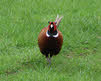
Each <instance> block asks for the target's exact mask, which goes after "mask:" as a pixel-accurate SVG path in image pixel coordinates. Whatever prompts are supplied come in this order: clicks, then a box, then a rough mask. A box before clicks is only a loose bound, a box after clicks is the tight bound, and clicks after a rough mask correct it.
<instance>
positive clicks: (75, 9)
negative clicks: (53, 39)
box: [0, 0, 101, 81]
mask: <svg viewBox="0 0 101 81" xmlns="http://www.w3.org/2000/svg"><path fill="white" fill-rule="evenodd" d="M100 3H101V0H0V81H101V78H100V77H101V4H100ZM57 14H60V15H63V16H64V18H63V19H62V22H61V24H60V26H59V30H60V31H61V32H62V33H63V37H64V43H63V47H62V50H61V52H60V53H59V55H57V56H54V57H53V58H52V65H51V67H48V65H47V62H46V59H45V57H44V56H43V55H42V54H41V53H40V51H39V48H38V45H37V37H38V34H39V32H40V31H41V29H42V28H43V27H45V26H47V25H48V21H54V20H55V17H56V15H57Z"/></svg>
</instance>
